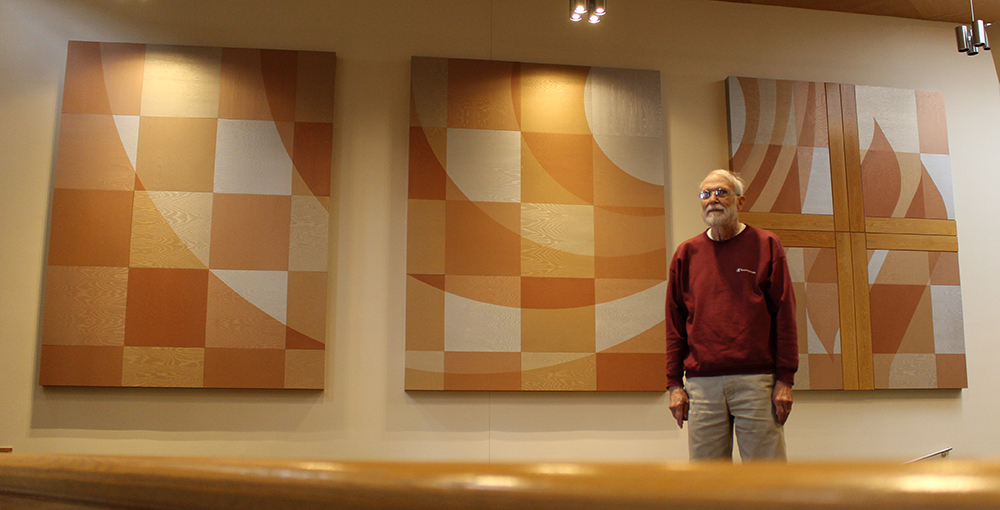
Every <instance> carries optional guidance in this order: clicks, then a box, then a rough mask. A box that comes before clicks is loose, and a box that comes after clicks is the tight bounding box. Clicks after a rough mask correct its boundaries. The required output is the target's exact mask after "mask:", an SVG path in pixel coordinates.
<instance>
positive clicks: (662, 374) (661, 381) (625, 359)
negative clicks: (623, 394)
mask: <svg viewBox="0 0 1000 510" xmlns="http://www.w3.org/2000/svg"><path fill="white" fill-rule="evenodd" d="M666 367H667V356H666V354H638V353H598V354H597V391H666V389H667V368H666Z"/></svg>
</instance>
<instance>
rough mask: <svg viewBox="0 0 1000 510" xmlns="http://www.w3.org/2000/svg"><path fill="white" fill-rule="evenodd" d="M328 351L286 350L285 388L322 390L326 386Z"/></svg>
mask: <svg viewBox="0 0 1000 510" xmlns="http://www.w3.org/2000/svg"><path fill="white" fill-rule="evenodd" d="M325 378H326V351H320V350H307V349H287V350H285V388H286V389H304V390H321V389H323V387H324V386H325Z"/></svg>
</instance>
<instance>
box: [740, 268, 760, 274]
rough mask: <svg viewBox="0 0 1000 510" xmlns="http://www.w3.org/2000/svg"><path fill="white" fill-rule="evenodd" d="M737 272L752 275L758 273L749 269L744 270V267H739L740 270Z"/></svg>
mask: <svg viewBox="0 0 1000 510" xmlns="http://www.w3.org/2000/svg"><path fill="white" fill-rule="evenodd" d="M736 272H737V273H750V274H757V271H751V270H749V269H743V268H742V267H738V268H736Z"/></svg>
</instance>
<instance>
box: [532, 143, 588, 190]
mask: <svg viewBox="0 0 1000 510" xmlns="http://www.w3.org/2000/svg"><path fill="white" fill-rule="evenodd" d="M521 137H522V143H523V144H524V145H525V146H526V147H527V148H528V150H530V151H531V154H532V156H534V160H535V161H537V162H538V164H539V165H540V166H541V168H542V169H543V170H544V171H545V173H546V174H547V175H548V176H549V177H550V178H551V179H552V180H553V181H555V182H556V183H558V187H559V188H561V189H562V190H565V191H567V192H569V193H570V194H572V195H573V196H574V197H576V198H577V199H578V200H580V201H581V202H583V203H585V204H593V203H594V137H593V136H591V135H572V134H564V133H528V132H525V133H521ZM537 182H538V180H537V179H536V180H531V181H527V182H525V184H526V185H529V186H526V187H524V188H522V190H521V195H522V201H524V202H538V203H557V202H556V201H559V200H560V196H561V194H553V193H551V192H547V191H546V187H538V188H532V187H530V184H535V183H537Z"/></svg>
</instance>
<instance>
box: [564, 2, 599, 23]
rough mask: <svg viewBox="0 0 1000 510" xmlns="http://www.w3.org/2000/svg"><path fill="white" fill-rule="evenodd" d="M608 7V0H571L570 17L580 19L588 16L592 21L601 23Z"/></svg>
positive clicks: (571, 19) (572, 19)
mask: <svg viewBox="0 0 1000 510" xmlns="http://www.w3.org/2000/svg"><path fill="white" fill-rule="evenodd" d="M607 7H608V2H607V0H569V19H570V21H580V20H582V19H583V18H585V17H586V18H587V21H589V22H590V23H600V22H601V17H602V16H604V14H605V13H606V12H607V10H608V9H607Z"/></svg>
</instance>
